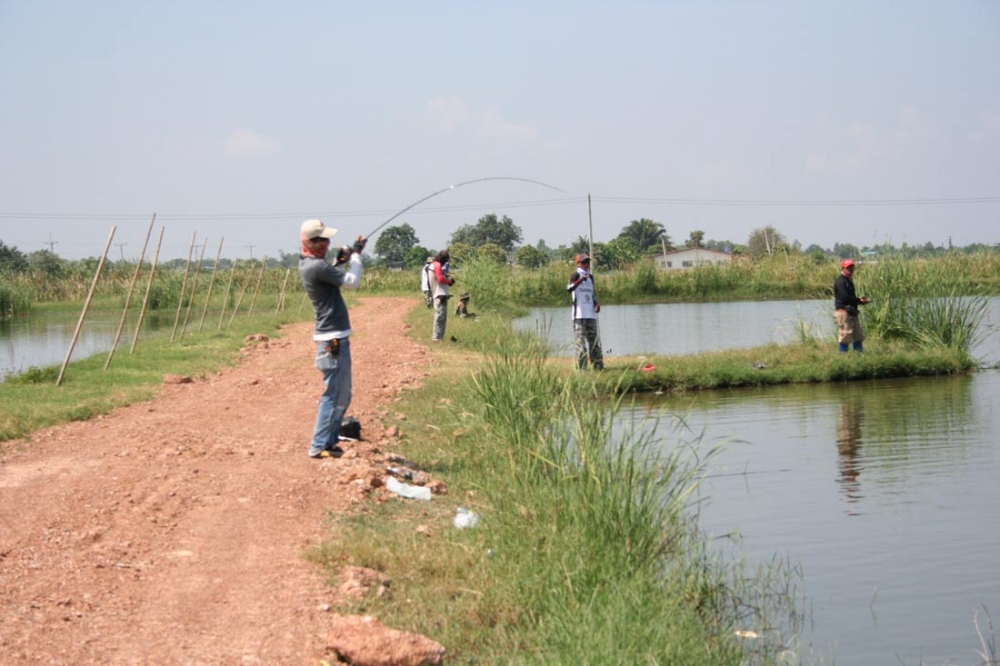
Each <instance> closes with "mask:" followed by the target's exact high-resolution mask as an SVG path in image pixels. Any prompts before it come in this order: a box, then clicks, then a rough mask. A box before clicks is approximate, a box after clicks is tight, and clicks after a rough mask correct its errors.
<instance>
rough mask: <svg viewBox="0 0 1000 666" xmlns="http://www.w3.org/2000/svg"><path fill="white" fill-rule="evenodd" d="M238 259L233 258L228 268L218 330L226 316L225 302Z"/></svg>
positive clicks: (231, 285) (231, 286) (220, 328)
mask: <svg viewBox="0 0 1000 666" xmlns="http://www.w3.org/2000/svg"><path fill="white" fill-rule="evenodd" d="M239 262H240V260H239V259H233V265H232V266H231V267H230V268H229V286H227V287H226V295H225V296H224V297H223V299H222V312H220V313H219V330H220V331H221V330H222V322H223V321H224V320H225V317H226V304H227V303H229V294H230V293H231V292H232V290H233V278H234V277H236V265H237V264H238V263H239Z"/></svg>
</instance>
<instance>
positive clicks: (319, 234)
mask: <svg viewBox="0 0 1000 666" xmlns="http://www.w3.org/2000/svg"><path fill="white" fill-rule="evenodd" d="M336 235H337V229H334V228H333V227H328V226H326V225H325V224H323V222H322V220H306V221H305V222H303V223H302V228H301V229H299V237H300V238H301V239H302V240H309V239H310V238H333V237H334V236H336Z"/></svg>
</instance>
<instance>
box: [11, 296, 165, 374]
mask: <svg viewBox="0 0 1000 666" xmlns="http://www.w3.org/2000/svg"><path fill="white" fill-rule="evenodd" d="M79 318H80V315H79V313H77V314H75V315H73V314H70V315H67V314H58V315H35V316H31V317H17V318H14V319H0V380H2V379H3V378H5V377H7V376H9V375H13V374H17V373H21V372H24V371H25V370H27V369H28V368H32V367H38V368H44V367H47V366H50V365H62V363H63V361H64V360H65V359H66V352H67V351H69V346H70V344H71V342H72V341H73V333H74V332H75V331H76V326H77V322H78V321H79ZM167 319H169V320H170V321H169V322H167V321H166V320H167ZM173 319H174V316H173V315H170V316H169V317H167V316H164V315H163V314H160V313H153V314H147V315H146V317H145V319H144V321H143V330H144V331H152V330H156V329H158V328H160V327H161V326H164V325H170V326H172V325H173ZM137 320H138V315H131V314H130V315H129V317H128V319H127V320H126V322H125V328H124V329H123V330H122V334H121V339H120V340H119V341H118V350H119V352H120V351H121V350H122V349H124V350H125V351H126V352H127V351H128V350H129V349H130V348H131V347H132V337H133V336H134V335H135V325H136V321H137ZM120 322H121V313H120V312H119V313H117V314H113V313H109V312H93V313H88V314H87V318H86V319H85V320H84V323H83V326H82V327H81V329H80V337H79V338H78V339H77V342H76V345H75V346H74V347H73V356H72V359H71V360H79V359H81V358H87V357H88V356H91V355H93V354H99V353H102V352H103V353H106V352H108V351H109V350H110V349H111V343H112V342H114V339H115V334H116V333H117V332H118V326H119V324H120Z"/></svg>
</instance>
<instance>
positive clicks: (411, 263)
mask: <svg viewBox="0 0 1000 666" xmlns="http://www.w3.org/2000/svg"><path fill="white" fill-rule="evenodd" d="M523 239H524V232H523V231H522V229H521V227H519V226H517V225H516V224H515V223H514V221H513V220H512V219H511V218H510V217H508V216H507V215H503V216H502V217H498V216H497V215H496V214H495V213H490V214H488V215H483V216H482V217H480V218H479V220H478V221H477V222H476V223H475V224H464V225H462V226H460V227H458V229H456V230H455V231H454V232H453V233H452V234H451V237H450V239H449V242H448V250H449V252H450V254H451V256H452V260H453V261H455V262H456V263H458V262H461V261H462V259H464V258H469V257H473V256H475V257H480V258H488V259H493V260H495V261H497V262H501V263H512V264H517V265H519V266H523V267H525V268H540V267H542V266H545V265H547V264H548V263H550V262H551V261H558V260H567V259H571V258H572V257H573V256H574V255H577V254H580V253H583V252H588V253H589V252H590V251H591V247H590V240H589V239H587V238H586V237H584V236H579V237H578V238H576V239H575V240H574V241H572V242H571V243H568V244H564V245H560V246H558V247H555V248H552V247H550V246H549V245H548V244H546V242H545V240H544V239H542V240H539V241H538V242H537V243H536V244H535V245H522V244H521V243H522V241H523ZM684 248H706V249H709V250H716V251H720V252H727V253H732V254H733V255H736V256H745V257H749V258H752V259H756V258H761V257H764V256H775V255H781V254H805V255H809V256H812V257H814V258H815V260H816V262H817V263H822V262H824V261H827V260H829V259H832V258H846V257H853V258H859V257H861V258H863V257H866V256H881V255H887V254H892V255H893V256H898V257H902V258H918V257H920V258H930V257H935V256H941V255H944V254H946V253H949V252H955V251H958V252H964V253H975V252H983V251H988V252H995V251H998V250H1000V244H997V245H987V244H984V243H973V244H971V245H967V246H964V247H954V246H952V245H951V243H950V242H949V243H948V245H947V246H942V245H934V244H933V243H931V242H927V243H924V244H923V245H909V244H907V243H903V244H902V245H901V246H899V247H896V246H894V245H892V244H891V243H882V244H877V245H869V246H861V247H859V246H857V245H854V244H852V243H846V242H845V243H835V244H834V245H833V247H832V248H824V247H821V246H819V245H816V244H812V245H809V246H808V247H805V248H803V247H802V244H801V243H800V242H799V241H797V240H796V241H793V242H789V241H788V239H787V237H786V235H785V234H784V233H782V232H781V231H780V230H778V229H776V228H775V227H774V226H772V225H767V226H764V227H761V228H758V229H754V230H752V231H751V232H750V234H749V236H748V237H747V239H746V241H745V242H743V243H735V242H733V241H731V240H714V239H706V238H705V232H704V231H702V230H700V229H696V230H694V231H691V232H690V233H689V235H688V237H687V238H686V239H685V240H684V241H683V242H682V243H680V244H676V243H675V242H674V240H673V239H672V238H671V237H670V235H669V234H668V233H667V229H666V227H665V226H664V225H663V224H662V223H660V222H656V221H654V220H651V219H649V218H640V219H637V220H632V221H630V222H629V223H628V224H626V225H625V226H624V227H622V229H621V231H620V232H619V233H618V235H617V236H615V237H614V238H612V239H611V240H609V241H604V242H595V243H594V245H593V253H594V263H595V265H597V266H600V267H601V268H602V269H608V270H621V269H624V268H627V267H629V266H631V265H634V264H635V263H636V262H638V261H640V260H641V259H643V258H644V257H648V256H650V255H656V254H660V253H662V252H671V251H674V250H678V249H684ZM374 251H375V257H374V258H373V259H370V260H369V261H374V262H375V263H377V264H381V265H384V266H389V267H394V268H403V267H406V268H414V267H418V266H421V265H423V264H424V262H425V261H426V260H427V258H428V257H432V256H434V255H435V254H436V253H437V251H436V250H434V249H431V248H428V247H426V246H424V245H423V244H422V243H421V241H420V238H419V237H418V236H417V233H416V231H415V230H414V228H413V227H412V226H410V225H409V224H405V223H404V224H399V225H396V226H392V227H387V228H386V229H385V230H384V231H383V232H382V233H381V234H380V235H379V236H378V238H377V239H376V241H375V245H374ZM271 261H272V262H273V263H274V264H277V265H279V266H283V267H287V268H293V267H295V266H296V265H297V264H298V255H297V254H295V253H285V252H279V256H278V257H277V258H276V259H272V260H271ZM109 263H110V264H112V265H114V263H115V262H113V261H109ZM125 263H126V264H131V265H134V262H125ZM186 263H187V260H185V259H172V260H168V261H164V262H162V263H161V267H162V268H163V269H166V270H171V269H183V268H184V265H185V264H186ZM233 263H234V262H233V261H232V260H229V259H220V260H219V266H218V268H219V269H222V270H224V269H228V268H231V267H232V266H233ZM96 265H97V259H96V258H93V257H91V258H88V259H82V260H77V261H69V260H66V259H63V258H61V257H59V256H58V255H57V254H56V253H54V252H52V251H51V250H36V251H34V252H29V253H27V254H26V253H24V252H21V251H20V250H18V249H17V247H15V246H10V245H7V244H5V243H4V242H3V240H2V239H0V275H2V274H5V273H7V274H11V273H29V272H30V273H33V274H36V275H43V276H47V277H52V278H58V277H61V276H64V275H65V274H67V273H68V272H70V271H80V270H93V269H94V268H95V267H96Z"/></svg>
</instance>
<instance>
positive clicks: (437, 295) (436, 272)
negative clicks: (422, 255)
mask: <svg viewBox="0 0 1000 666" xmlns="http://www.w3.org/2000/svg"><path fill="white" fill-rule="evenodd" d="M450 263H451V255H450V254H449V253H448V250H441V251H440V252H438V253H437V256H436V257H434V263H433V264H431V286H432V287H433V289H434V330H433V332H432V333H431V342H441V341H442V340H443V339H444V329H445V326H447V324H448V299H449V298H451V286H452V285H453V284H455V278H453V277H451V271H450V269H449V264H450Z"/></svg>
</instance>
